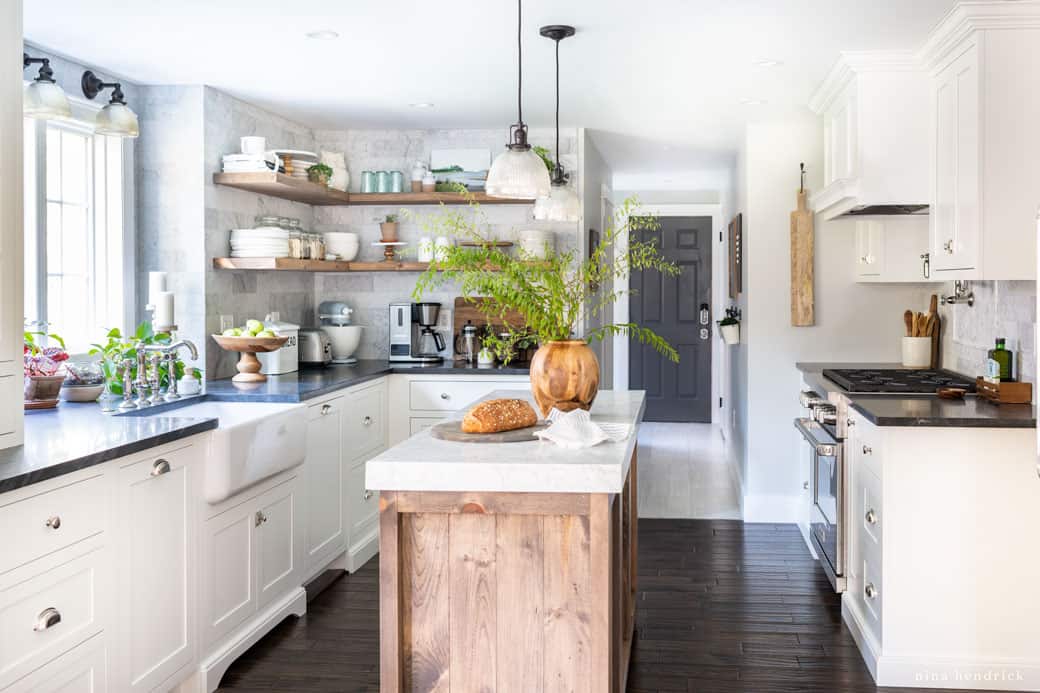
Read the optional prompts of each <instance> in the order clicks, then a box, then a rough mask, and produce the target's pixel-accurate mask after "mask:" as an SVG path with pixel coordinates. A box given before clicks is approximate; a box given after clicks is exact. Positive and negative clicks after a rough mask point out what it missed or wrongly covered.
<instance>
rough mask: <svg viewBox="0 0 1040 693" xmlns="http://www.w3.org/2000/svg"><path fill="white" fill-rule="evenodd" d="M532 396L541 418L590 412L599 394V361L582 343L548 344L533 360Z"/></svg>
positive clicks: (580, 341)
mask: <svg viewBox="0 0 1040 693" xmlns="http://www.w3.org/2000/svg"><path fill="white" fill-rule="evenodd" d="M531 392H532V394H533V395H534V399H535V402H537V403H538V408H539V409H540V410H541V411H542V416H548V415H549V412H550V411H551V410H552V409H553V408H556V409H559V410H560V411H563V412H568V411H572V410H574V409H586V410H587V409H588V408H589V407H591V406H592V402H593V400H595V399H596V393H597V392H599V360H598V359H597V358H596V352H594V351H593V350H592V349H590V348H589V345H588V343H587V342H586V341H585V340H583V339H568V340H563V341H558V342H546V343H544V344H542V346H541V347H539V348H538V351H536V352H535V354H534V358H533V359H531Z"/></svg>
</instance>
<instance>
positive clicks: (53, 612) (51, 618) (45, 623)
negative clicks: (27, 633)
mask: <svg viewBox="0 0 1040 693" xmlns="http://www.w3.org/2000/svg"><path fill="white" fill-rule="evenodd" d="M59 623H61V612H60V611H58V610H57V609H55V608H54V607H53V606H49V607H47V608H46V609H44V610H43V611H41V612H40V615H39V616H37V617H36V625H35V626H33V630H34V631H36V632H37V633H42V632H43V631H45V630H47V629H48V628H53V627H54V626H56V625H58V624H59Z"/></svg>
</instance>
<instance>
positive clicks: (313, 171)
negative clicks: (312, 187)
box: [307, 164, 332, 188]
mask: <svg viewBox="0 0 1040 693" xmlns="http://www.w3.org/2000/svg"><path fill="white" fill-rule="evenodd" d="M331 178H332V167H331V166H329V165H328V164H314V165H313V166H310V167H308V168H307V180H309V181H310V182H312V183H317V184H318V185H324V186H325V187H326V188H327V187H329V179H331Z"/></svg>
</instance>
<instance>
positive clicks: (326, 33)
mask: <svg viewBox="0 0 1040 693" xmlns="http://www.w3.org/2000/svg"><path fill="white" fill-rule="evenodd" d="M307 38H309V39H315V40H317V41H331V40H333V39H338V38H339V32H338V31H333V30H332V29H318V30H317V31H308V32H307Z"/></svg>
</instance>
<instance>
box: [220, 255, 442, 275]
mask: <svg viewBox="0 0 1040 693" xmlns="http://www.w3.org/2000/svg"><path fill="white" fill-rule="evenodd" d="M213 267H214V268H216V269H225V270H264V271H283V272H425V271H426V270H427V269H429V267H430V265H429V263H427V262H404V261H398V260H395V261H393V262H386V261H385V260H384V261H379V262H342V261H340V260H297V259H295V258H289V257H215V258H213Z"/></svg>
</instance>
